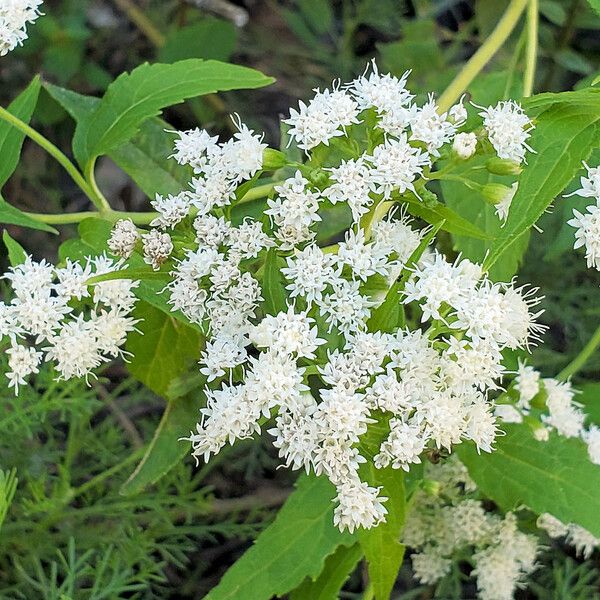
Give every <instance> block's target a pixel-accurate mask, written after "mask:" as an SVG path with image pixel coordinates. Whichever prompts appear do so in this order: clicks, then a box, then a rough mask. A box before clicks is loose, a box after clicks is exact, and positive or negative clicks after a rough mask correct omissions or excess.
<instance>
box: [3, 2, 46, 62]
mask: <svg viewBox="0 0 600 600" xmlns="http://www.w3.org/2000/svg"><path fill="white" fill-rule="evenodd" d="M41 5H42V0H2V3H1V4H0V56H4V55H6V54H8V53H9V52H10V51H11V50H14V49H15V48H16V47H17V46H21V45H23V42H24V41H25V40H26V39H27V25H28V24H29V23H33V22H34V21H35V20H36V19H37V18H38V17H39V16H40V14H41V13H40V11H39V8H40V6H41Z"/></svg>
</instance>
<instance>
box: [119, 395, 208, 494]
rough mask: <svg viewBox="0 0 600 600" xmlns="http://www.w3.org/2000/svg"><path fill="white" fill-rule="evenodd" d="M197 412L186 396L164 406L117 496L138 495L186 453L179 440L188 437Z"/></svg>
mask: <svg viewBox="0 0 600 600" xmlns="http://www.w3.org/2000/svg"><path fill="white" fill-rule="evenodd" d="M198 409H199V407H198V402H197V401H195V400H192V399H191V398H190V397H187V396H186V397H183V398H177V399H176V400H171V401H170V402H169V403H168V404H167V407H166V408H165V412H164V413H163V416H162V419H161V420H160V423H159V425H158V427H157V428H156V431H155V432H154V437H153V438H152V441H151V442H150V445H149V446H148V449H147V450H146V452H145V453H144V456H143V458H142V460H141V461H140V463H139V464H138V466H137V467H136V469H135V471H134V472H133V473H132V474H131V475H130V476H129V478H128V479H127V481H125V483H124V484H123V485H122V486H121V490H120V493H121V494H124V495H130V494H137V493H138V492H141V491H142V490H143V489H144V488H145V487H146V486H148V485H152V484H153V483H156V482H157V481H158V480H159V479H160V478H161V477H163V475H166V474H167V473H168V472H169V471H170V470H171V469H172V468H173V467H174V466H175V465H177V464H178V463H179V462H180V461H181V459H182V458H183V457H184V456H185V455H186V454H187V453H188V452H189V450H190V444H189V443H188V442H183V441H180V439H179V438H181V437H184V436H186V435H189V432H190V429H191V428H192V427H193V426H194V423H196V421H197V420H198V415H199V412H198Z"/></svg>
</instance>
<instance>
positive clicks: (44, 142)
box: [0, 106, 96, 204]
mask: <svg viewBox="0 0 600 600" xmlns="http://www.w3.org/2000/svg"><path fill="white" fill-rule="evenodd" d="M0 119H2V120H3V121H6V122H7V123H10V124H11V125H12V126H13V127H15V128H16V129H19V130H20V131H22V132H23V133H24V134H25V135H26V136H27V137H28V138H30V139H32V140H33V141H34V142H35V143H36V144H38V146H40V147H42V148H43V149H44V150H46V152H48V154H50V155H51V156H52V157H54V158H55V159H56V160H57V162H58V163H60V164H61V165H62V166H63V167H64V169H65V170H66V171H67V173H68V174H69V175H70V176H71V178H72V179H73V181H74V182H75V183H76V184H77V186H78V187H79V188H80V189H81V191H82V192H83V193H84V194H85V195H86V196H87V197H88V198H89V199H90V200H91V201H92V202H93V203H94V204H96V199H95V196H94V191H93V190H92V188H91V187H90V185H89V184H88V182H87V181H86V180H85V179H84V178H83V176H82V175H81V173H80V172H79V170H78V169H77V167H76V166H75V165H74V164H73V163H72V162H71V161H70V160H69V159H68V157H67V156H66V155H65V154H64V153H63V152H61V151H60V150H59V149H58V148H57V147H56V146H55V145H54V144H53V143H52V142H51V141H50V140H48V139H46V138H45V137H44V136H43V135H42V134H41V133H38V132H37V131H36V130H35V129H33V127H30V126H29V125H27V123H25V122H23V121H21V119H19V118H18V117H15V116H14V115H13V114H11V113H10V112H8V111H7V110H6V109H5V108H2V107H1V106H0Z"/></svg>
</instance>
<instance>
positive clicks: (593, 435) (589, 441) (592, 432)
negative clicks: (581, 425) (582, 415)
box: [581, 425, 600, 465]
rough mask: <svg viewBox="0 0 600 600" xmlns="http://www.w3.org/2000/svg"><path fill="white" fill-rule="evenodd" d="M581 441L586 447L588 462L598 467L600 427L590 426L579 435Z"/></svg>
mask: <svg viewBox="0 0 600 600" xmlns="http://www.w3.org/2000/svg"><path fill="white" fill-rule="evenodd" d="M581 439H582V440H583V441H584V442H585V443H586V445H587V448H588V456H589V457H590V460H591V461H592V462H593V463H594V464H595V465H600V427H598V426H597V425H592V426H591V427H590V428H589V429H588V430H587V431H584V432H583V433H582V434H581Z"/></svg>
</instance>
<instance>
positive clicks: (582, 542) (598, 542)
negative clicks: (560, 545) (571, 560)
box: [567, 523, 600, 559]
mask: <svg viewBox="0 0 600 600" xmlns="http://www.w3.org/2000/svg"><path fill="white" fill-rule="evenodd" d="M567 543H568V544H571V545H573V546H575V552H576V553H577V555H582V556H583V558H584V559H588V558H589V557H590V556H591V555H592V553H593V552H594V550H595V549H596V548H597V547H598V546H600V539H598V538H597V537H596V536H595V535H593V534H592V533H590V532H589V531H588V530H587V529H585V528H583V527H581V526H580V525H576V524H575V523H570V524H569V526H568V533H567Z"/></svg>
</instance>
